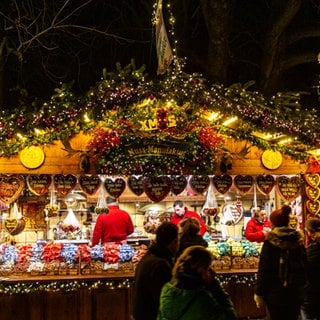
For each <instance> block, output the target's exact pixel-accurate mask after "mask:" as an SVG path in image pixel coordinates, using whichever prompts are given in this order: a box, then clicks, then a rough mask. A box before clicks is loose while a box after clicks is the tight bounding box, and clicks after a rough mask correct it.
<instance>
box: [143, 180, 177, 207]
mask: <svg viewBox="0 0 320 320" xmlns="http://www.w3.org/2000/svg"><path fill="white" fill-rule="evenodd" d="M143 189H144V192H145V193H146V195H147V197H148V198H149V199H150V200H151V201H153V202H160V201H161V200H163V199H164V198H165V197H166V196H167V195H168V194H169V192H170V190H171V179H170V178H169V177H167V176H156V177H146V178H144V179H143Z"/></svg>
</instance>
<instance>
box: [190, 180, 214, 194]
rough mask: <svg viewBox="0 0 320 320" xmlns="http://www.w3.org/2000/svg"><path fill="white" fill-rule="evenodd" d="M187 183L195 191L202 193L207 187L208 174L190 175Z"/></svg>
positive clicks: (208, 181) (208, 182) (208, 183)
mask: <svg viewBox="0 0 320 320" xmlns="http://www.w3.org/2000/svg"><path fill="white" fill-rule="evenodd" d="M189 184H190V187H191V189H192V190H193V191H194V192H195V193H198V194H203V193H204V192H206V191H207V190H208V188H209V185H210V178H209V177H208V176H192V177H191V178H190V180H189Z"/></svg>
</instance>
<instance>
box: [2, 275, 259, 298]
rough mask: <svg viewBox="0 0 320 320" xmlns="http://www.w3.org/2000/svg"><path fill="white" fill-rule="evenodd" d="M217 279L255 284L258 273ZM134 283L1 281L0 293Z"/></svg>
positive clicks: (121, 286)
mask: <svg viewBox="0 0 320 320" xmlns="http://www.w3.org/2000/svg"><path fill="white" fill-rule="evenodd" d="M217 279H218V280H219V281H220V283H221V284H222V285H228V284H230V282H232V283H235V284H245V285H247V286H250V287H251V286H253V285H255V283H256V275H255V273H252V274H246V275H242V274H218V275H217ZM133 285H134V280H133V278H122V279H105V280H97V281H93V280H83V279H79V280H66V281H64V280H61V281H50V282H46V281H35V282H32V283H30V282H17V283H8V282H6V281H2V282H1V283H0V294H7V295H13V294H29V293H35V292H72V291H77V290H79V289H87V290H95V289H100V288H105V289H110V290H113V289H127V288H131V287H133Z"/></svg>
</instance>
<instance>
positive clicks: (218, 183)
mask: <svg viewBox="0 0 320 320" xmlns="http://www.w3.org/2000/svg"><path fill="white" fill-rule="evenodd" d="M212 183H213V185H214V187H215V188H216V190H217V191H218V192H219V193H222V194H225V193H226V192H228V191H229V189H230V188H231V186H232V177H231V176H229V175H223V176H214V177H213V178H212Z"/></svg>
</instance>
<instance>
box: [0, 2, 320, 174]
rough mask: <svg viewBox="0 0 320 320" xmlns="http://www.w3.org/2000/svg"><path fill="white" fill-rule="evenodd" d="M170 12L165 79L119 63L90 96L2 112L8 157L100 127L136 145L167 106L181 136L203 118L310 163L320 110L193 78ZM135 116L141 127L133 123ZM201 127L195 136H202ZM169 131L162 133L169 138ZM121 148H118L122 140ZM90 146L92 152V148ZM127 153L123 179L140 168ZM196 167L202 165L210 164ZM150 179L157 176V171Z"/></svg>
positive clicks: (67, 95)
mask: <svg viewBox="0 0 320 320" xmlns="http://www.w3.org/2000/svg"><path fill="white" fill-rule="evenodd" d="M155 5H156V4H155ZM166 9H167V12H168V15H169V28H168V30H169V35H170V38H171V39H173V45H172V47H173V52H174V63H173V66H172V67H170V68H169V69H168V70H167V71H166V73H165V74H164V75H163V76H162V77H160V78H155V79H149V77H148V76H147V74H146V72H145V69H146V67H145V66H141V67H139V68H137V66H136V65H135V62H134V61H131V63H130V64H129V65H127V66H124V67H123V66H121V65H120V64H117V65H116V70H115V71H112V72H109V73H107V72H106V71H104V72H103V77H102V78H101V79H100V81H99V82H97V83H96V84H95V85H94V86H93V87H92V88H90V90H89V92H88V93H87V94H85V95H84V96H81V97H78V96H76V95H75V94H74V93H73V92H72V84H61V88H59V89H55V94H54V95H52V97H51V99H50V100H49V101H43V102H40V101H38V100H37V101H35V102H33V103H32V105H28V104H25V105H23V103H22V105H21V106H19V108H16V109H15V110H14V111H13V112H12V111H11V110H10V111H9V110H7V111H2V112H1V113H0V142H1V143H0V154H1V155H2V156H4V157H10V156H12V155H16V154H18V153H19V151H21V150H22V149H23V148H25V147H26V146H30V145H49V144H53V143H54V142H55V141H57V140H63V139H65V137H72V136H73V135H75V134H78V133H80V132H84V133H88V134H91V130H93V129H95V128H97V127H98V128H103V129H105V130H106V131H109V130H110V131H112V130H115V131H116V132H117V133H120V139H122V137H123V132H127V133H128V135H129V134H131V135H132V138H131V140H129V138H128V140H127V141H126V142H132V140H134V139H137V140H138V137H137V136H136V133H137V132H138V127H137V124H138V123H139V121H144V120H145V119H146V118H148V117H149V116H150V115H152V114H154V112H155V110H157V108H162V109H163V108H165V109H166V110H167V112H168V116H169V115H171V113H172V114H174V115H175V116H176V118H177V123H178V125H177V127H176V132H175V133H181V132H183V131H182V130H184V128H185V127H187V128H189V132H190V131H192V130H190V128H191V127H192V125H194V123H195V120H198V121H199V123H198V126H197V127H196V128H206V127H212V126H216V128H217V133H221V134H226V135H228V136H230V137H233V138H235V139H244V140H247V141H249V142H251V143H252V144H253V145H254V146H257V147H258V148H260V149H262V150H265V149H272V150H274V149H276V150H279V151H280V152H282V153H284V154H287V155H290V156H291V157H292V158H294V159H303V160H305V159H306V158H307V156H308V154H307V152H306V151H307V150H308V149H310V147H312V148H314V147H317V146H318V145H319V137H320V132H319V126H318V123H319V115H318V112H317V110H316V109H315V108H314V109H311V110H308V111H304V112H303V113H302V112H301V110H300V109H301V106H300V104H299V96H298V95H297V94H290V93H286V94H283V93H278V94H276V95H274V96H273V97H271V98H268V99H267V98H265V97H264V96H263V95H262V94H260V93H259V92H257V91H250V90H248V88H250V86H251V85H252V84H253V83H252V82H250V83H247V84H233V85H231V86H230V87H225V86H224V85H222V84H210V83H208V82H207V81H206V79H204V78H203V77H202V75H201V74H197V73H194V74H187V73H185V72H184V71H183V68H184V66H185V65H186V59H185V58H178V57H177V52H176V51H177V49H176V46H177V41H176V40H175V32H174V23H175V19H174V16H173V14H172V12H171V5H170V4H169V3H168V4H167V5H166ZM154 11H155V7H154ZM154 18H155V17H154ZM139 105H144V107H143V108H140V109H139V112H138V116H137V108H136V107H137V106H139ZM35 110H36V112H35ZM213 113H216V114H218V115H219V116H218V117H213V118H212V119H211V120H209V115H210V114H213ZM164 115H165V113H162V115H161V116H160V119H159V120H160V123H161V126H162V127H161V128H163V129H166V125H167V122H168V121H167V119H166V118H165V116H164ZM233 117H237V118H238V122H237V129H236V130H233V129H230V128H228V127H226V126H223V125H222V122H223V121H224V120H226V119H228V118H233ZM134 118H135V119H136V122H132V119H134ZM130 126H131V127H130ZM196 128H195V129H194V131H193V133H196V132H197V130H196ZM164 131H165V130H163V132H158V134H162V136H163V135H164V133H165V132H164ZM254 131H260V132H261V131H265V132H268V133H271V134H275V133H282V134H284V135H286V136H287V139H288V140H287V141H283V142H282V144H278V143H277V144H275V143H272V142H270V141H266V140H264V139H262V138H259V137H256V136H254V135H252V132H254ZM189 138H190V140H191V143H192V145H193V146H196V145H197V144H198V139H197V135H196V134H193V135H190V137H189ZM290 138H291V139H292V140H291V141H290V140H289V139H290ZM113 142H114V143H116V142H117V139H116V137H115V139H114V141H113ZM284 142H286V143H284ZM85 148H87V149H88V150H86V151H89V153H90V151H91V150H90V149H89V146H88V145H87V146H85ZM121 151H122V150H118V153H115V155H116V157H115V158H113V160H114V161H113V162H114V163H117V164H118V167H117V168H116V170H115V171H116V173H123V174H125V173H126V172H125V170H126V168H128V165H135V163H132V161H129V160H127V161H122V162H121V159H120V158H119V155H118V154H120V153H121ZM90 156H92V154H91V153H90ZM109 156H110V154H102V155H101V159H98V161H99V160H101V165H102V167H103V166H104V165H105V164H106V162H108V157H109ZM119 160H120V161H119ZM173 165H176V168H175V171H177V172H176V173H179V170H180V171H181V170H182V169H181V166H179V164H178V163H174V164H173ZM210 165H211V164H210ZM154 166H157V164H156V163H153V162H152V161H151V163H150V168H151V167H154ZM195 167H202V164H201V163H200V165H199V164H198V165H196V166H195ZM106 173H108V172H106ZM136 173H137V174H138V173H139V172H136ZM146 173H147V174H148V173H149V174H151V173H154V172H152V170H151V169H150V170H147V172H146ZM211 173H212V170H211Z"/></svg>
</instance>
